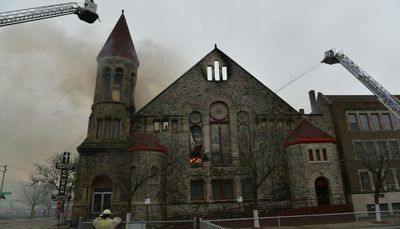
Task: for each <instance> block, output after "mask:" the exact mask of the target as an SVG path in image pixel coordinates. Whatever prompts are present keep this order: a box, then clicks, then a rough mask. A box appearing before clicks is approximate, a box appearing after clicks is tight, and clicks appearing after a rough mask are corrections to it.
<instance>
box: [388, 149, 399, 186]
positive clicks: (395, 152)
mask: <svg viewBox="0 0 400 229" xmlns="http://www.w3.org/2000/svg"><path fill="white" fill-rule="evenodd" d="M389 154H390V157H391V158H393V159H400V153H399V145H398V144H397V141H389ZM399 182H400V179H399Z"/></svg>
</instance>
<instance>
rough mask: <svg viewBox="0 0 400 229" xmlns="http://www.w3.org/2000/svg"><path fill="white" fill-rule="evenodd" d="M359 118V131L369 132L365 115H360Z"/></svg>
mask: <svg viewBox="0 0 400 229" xmlns="http://www.w3.org/2000/svg"><path fill="white" fill-rule="evenodd" d="M359 117H360V126H361V130H369V124H368V116H367V114H360V115H359Z"/></svg>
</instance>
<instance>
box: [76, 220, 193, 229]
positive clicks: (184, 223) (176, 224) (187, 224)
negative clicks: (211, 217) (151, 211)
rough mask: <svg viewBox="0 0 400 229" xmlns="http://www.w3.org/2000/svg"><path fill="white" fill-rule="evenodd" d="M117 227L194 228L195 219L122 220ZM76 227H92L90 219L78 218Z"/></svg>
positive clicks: (129, 228)
mask: <svg viewBox="0 0 400 229" xmlns="http://www.w3.org/2000/svg"><path fill="white" fill-rule="evenodd" d="M117 228H118V229H161V228H165V229H196V228H197V224H196V220H195V219H193V220H168V221H130V222H126V221H123V222H122V223H121V224H120V225H119V226H118V227H117ZM78 229H94V226H93V225H92V221H83V220H80V222H79V225H78Z"/></svg>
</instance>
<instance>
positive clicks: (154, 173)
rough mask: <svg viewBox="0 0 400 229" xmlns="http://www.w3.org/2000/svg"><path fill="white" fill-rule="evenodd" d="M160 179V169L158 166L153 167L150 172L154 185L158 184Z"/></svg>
mask: <svg viewBox="0 0 400 229" xmlns="http://www.w3.org/2000/svg"><path fill="white" fill-rule="evenodd" d="M158 177H159V171H158V167H157V166H153V167H151V170H150V181H151V182H152V183H158V181H159V179H158Z"/></svg>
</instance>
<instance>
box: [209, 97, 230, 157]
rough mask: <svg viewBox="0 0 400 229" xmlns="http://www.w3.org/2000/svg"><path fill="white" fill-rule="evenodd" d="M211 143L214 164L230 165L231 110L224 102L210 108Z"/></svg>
mask: <svg viewBox="0 0 400 229" xmlns="http://www.w3.org/2000/svg"><path fill="white" fill-rule="evenodd" d="M210 129H211V130H210V138H211V139H210V142H211V159H212V162H213V163H217V164H218V163H219V164H230V163H231V152H230V134H229V109H228V106H227V105H226V104H225V103H223V102H214V103H212V104H211V106H210Z"/></svg>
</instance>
